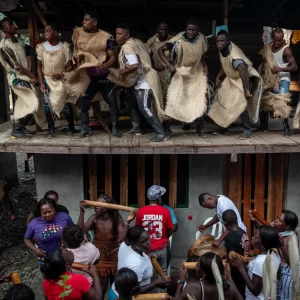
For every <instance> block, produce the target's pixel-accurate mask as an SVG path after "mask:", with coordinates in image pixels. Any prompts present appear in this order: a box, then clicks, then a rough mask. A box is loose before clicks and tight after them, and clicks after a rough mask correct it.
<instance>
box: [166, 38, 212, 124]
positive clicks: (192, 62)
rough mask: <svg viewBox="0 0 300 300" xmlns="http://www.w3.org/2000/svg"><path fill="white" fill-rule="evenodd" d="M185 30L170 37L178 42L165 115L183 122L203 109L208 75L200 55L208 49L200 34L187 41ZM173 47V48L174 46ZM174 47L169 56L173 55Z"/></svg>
mask: <svg viewBox="0 0 300 300" xmlns="http://www.w3.org/2000/svg"><path fill="white" fill-rule="evenodd" d="M183 34H184V32H182V33H180V34H178V35H177V36H175V37H174V38H172V39H171V40H170V42H173V43H175V42H176V44H177V45H175V47H176V48H177V53H176V56H177V58H176V65H175V67H176V72H175V74H174V75H173V77H172V79H171V82H170V85H169V87H168V93H167V104H166V108H165V115H166V116H168V117H170V118H172V119H176V120H179V121H182V122H185V123H192V122H193V121H194V120H196V119H197V118H199V117H201V116H202V115H203V114H204V113H205V111H206V96H205V95H206V90H207V77H206V75H205V73H204V68H203V65H202V63H201V57H202V55H203V53H204V52H206V50H207V43H206V41H205V38H204V36H203V35H202V34H199V36H198V38H197V40H195V41H194V42H193V43H190V42H187V41H185V39H184V36H183ZM175 47H174V48H175ZM174 48H173V51H172V60H173V62H175V59H174V51H175V50H174Z"/></svg>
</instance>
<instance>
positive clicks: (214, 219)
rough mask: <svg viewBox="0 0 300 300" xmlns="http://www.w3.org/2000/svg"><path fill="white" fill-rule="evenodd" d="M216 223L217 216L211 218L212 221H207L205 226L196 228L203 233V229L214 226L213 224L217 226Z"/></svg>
mask: <svg viewBox="0 0 300 300" xmlns="http://www.w3.org/2000/svg"><path fill="white" fill-rule="evenodd" d="M218 222H219V219H218V216H217V215H215V216H214V217H213V219H212V220H211V221H209V222H208V223H207V224H205V225H199V226H198V230H199V231H201V232H202V231H204V230H205V229H207V228H209V227H210V226H212V225H214V224H217V223H218Z"/></svg>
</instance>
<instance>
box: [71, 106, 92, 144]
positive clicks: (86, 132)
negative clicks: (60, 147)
mask: <svg viewBox="0 0 300 300" xmlns="http://www.w3.org/2000/svg"><path fill="white" fill-rule="evenodd" d="M80 120H81V126H82V129H81V131H80V132H79V133H78V134H77V135H76V136H75V138H76V139H81V138H85V137H88V136H90V135H91V131H90V128H89V125H88V124H89V114H88V112H86V113H80Z"/></svg>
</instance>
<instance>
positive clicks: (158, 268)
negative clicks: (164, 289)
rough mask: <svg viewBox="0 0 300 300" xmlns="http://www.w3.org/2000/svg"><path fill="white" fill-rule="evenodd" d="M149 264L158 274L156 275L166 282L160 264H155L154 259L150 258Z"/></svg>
mask: <svg viewBox="0 0 300 300" xmlns="http://www.w3.org/2000/svg"><path fill="white" fill-rule="evenodd" d="M151 262H152V265H153V268H154V269H155V270H156V272H157V273H158V275H159V276H160V277H161V278H163V279H164V280H167V279H168V277H167V276H166V274H165V273H164V271H163V270H162V268H161V266H160V264H159V263H158V262H157V260H156V258H155V257H151Z"/></svg>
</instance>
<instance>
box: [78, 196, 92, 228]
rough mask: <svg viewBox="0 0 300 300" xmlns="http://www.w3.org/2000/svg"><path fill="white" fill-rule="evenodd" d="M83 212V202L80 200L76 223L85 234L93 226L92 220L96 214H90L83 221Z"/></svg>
mask: <svg viewBox="0 0 300 300" xmlns="http://www.w3.org/2000/svg"><path fill="white" fill-rule="evenodd" d="M84 212H85V208H84V202H83V201H82V202H80V214H79V218H78V221H77V225H79V226H80V228H81V230H82V233H83V234H86V233H87V232H88V231H89V230H90V229H91V228H92V227H93V224H94V221H95V219H96V217H97V215H96V214H93V215H91V216H90V217H89V218H88V220H87V222H86V223H84Z"/></svg>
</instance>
